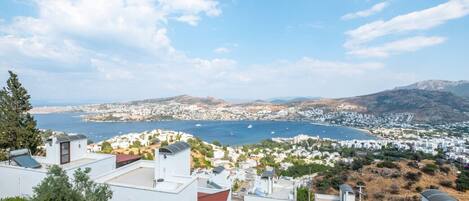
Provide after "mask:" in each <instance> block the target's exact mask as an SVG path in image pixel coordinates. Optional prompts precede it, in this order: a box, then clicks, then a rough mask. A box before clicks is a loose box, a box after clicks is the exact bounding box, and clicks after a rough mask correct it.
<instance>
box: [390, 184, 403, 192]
mask: <svg viewBox="0 0 469 201" xmlns="http://www.w3.org/2000/svg"><path fill="white" fill-rule="evenodd" d="M400 190H401V188H400V187H399V186H398V185H397V184H392V185H391V187H389V192H390V193H392V194H399V191H400Z"/></svg>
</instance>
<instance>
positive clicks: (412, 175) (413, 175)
mask: <svg viewBox="0 0 469 201" xmlns="http://www.w3.org/2000/svg"><path fill="white" fill-rule="evenodd" d="M404 177H405V178H406V179H407V180H409V181H413V182H418V181H419V180H420V178H421V177H422V173H420V172H419V173H414V172H407V173H406V174H405V176H404Z"/></svg>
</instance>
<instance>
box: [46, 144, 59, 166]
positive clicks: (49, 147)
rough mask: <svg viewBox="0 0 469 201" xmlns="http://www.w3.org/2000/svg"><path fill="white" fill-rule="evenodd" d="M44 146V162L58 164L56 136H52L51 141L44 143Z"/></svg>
mask: <svg viewBox="0 0 469 201" xmlns="http://www.w3.org/2000/svg"><path fill="white" fill-rule="evenodd" d="M45 146H46V161H45V162H46V163H48V164H56V165H59V164H60V144H57V138H52V141H51V142H50V143H49V142H47V143H46V144H45Z"/></svg>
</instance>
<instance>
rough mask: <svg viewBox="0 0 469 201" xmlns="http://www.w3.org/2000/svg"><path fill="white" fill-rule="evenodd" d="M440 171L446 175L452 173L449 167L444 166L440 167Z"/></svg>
mask: <svg viewBox="0 0 469 201" xmlns="http://www.w3.org/2000/svg"><path fill="white" fill-rule="evenodd" d="M440 171H441V172H444V173H446V174H448V173H449V171H451V168H450V167H448V166H444V165H442V166H440Z"/></svg>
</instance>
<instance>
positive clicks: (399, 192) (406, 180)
mask: <svg viewBox="0 0 469 201" xmlns="http://www.w3.org/2000/svg"><path fill="white" fill-rule="evenodd" d="M408 162H409V161H400V162H395V163H396V164H398V166H399V167H398V168H379V167H377V166H376V163H374V164H371V165H368V166H364V167H363V168H362V169H361V170H359V171H350V172H349V175H350V176H349V178H348V180H347V183H348V184H350V185H351V186H352V187H356V186H357V183H361V182H363V183H364V184H365V186H366V189H365V192H366V195H365V198H367V199H366V200H409V201H411V200H420V195H419V192H420V191H422V190H424V189H428V188H438V189H439V190H441V191H443V192H446V193H448V194H449V195H451V196H453V197H455V198H457V199H458V200H469V192H465V193H463V192H459V191H457V190H455V189H454V187H455V183H454V181H455V180H456V177H457V170H456V168H454V167H451V166H450V165H443V166H444V167H445V168H444V169H445V170H446V171H447V173H445V172H444V171H441V170H438V171H436V172H435V173H434V174H433V175H431V174H428V173H424V172H423V171H422V169H423V167H425V165H426V164H430V163H433V162H432V161H422V162H420V163H418V164H417V165H418V167H411V166H409V165H408ZM336 193H337V192H336Z"/></svg>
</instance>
